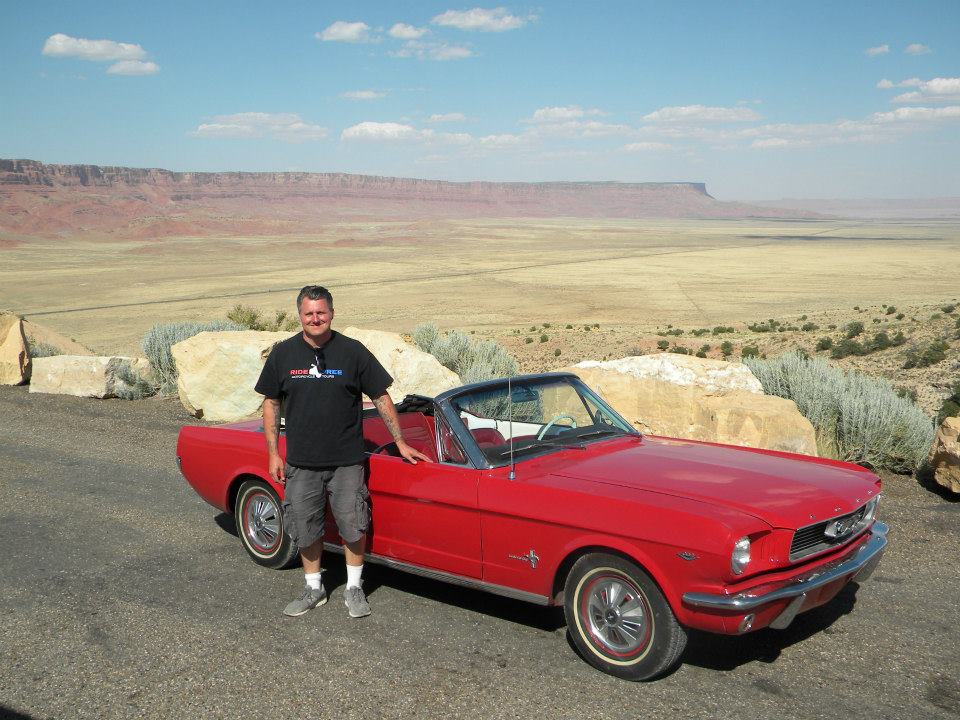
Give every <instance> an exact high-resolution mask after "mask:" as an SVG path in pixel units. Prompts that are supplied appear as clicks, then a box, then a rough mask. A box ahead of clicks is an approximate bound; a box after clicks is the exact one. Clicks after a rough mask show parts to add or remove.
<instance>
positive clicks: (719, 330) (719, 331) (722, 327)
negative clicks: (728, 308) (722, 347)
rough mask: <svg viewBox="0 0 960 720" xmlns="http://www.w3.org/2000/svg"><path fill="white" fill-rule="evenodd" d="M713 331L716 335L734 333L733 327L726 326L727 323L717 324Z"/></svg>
mask: <svg viewBox="0 0 960 720" xmlns="http://www.w3.org/2000/svg"><path fill="white" fill-rule="evenodd" d="M712 332H713V334H714V335H723V334H724V333H732V332H733V328H732V327H728V326H725V325H717V326H716V327H715V328H714V329H713V330H712Z"/></svg>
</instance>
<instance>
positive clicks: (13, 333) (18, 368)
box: [0, 313, 30, 385]
mask: <svg viewBox="0 0 960 720" xmlns="http://www.w3.org/2000/svg"><path fill="white" fill-rule="evenodd" d="M29 377H30V355H29V353H28V351H27V338H26V337H25V336H24V334H23V320H22V319H21V318H20V317H19V316H18V315H14V314H12V313H0V385H20V384H21V383H23V382H25V381H26V380H28V379H29Z"/></svg>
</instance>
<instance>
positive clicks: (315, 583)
mask: <svg viewBox="0 0 960 720" xmlns="http://www.w3.org/2000/svg"><path fill="white" fill-rule="evenodd" d="M322 574H323V573H322V572H315V573H304V574H303V579H304V580H306V581H307V587H308V588H311V589H312V590H319V589H320V576H321V575H322Z"/></svg>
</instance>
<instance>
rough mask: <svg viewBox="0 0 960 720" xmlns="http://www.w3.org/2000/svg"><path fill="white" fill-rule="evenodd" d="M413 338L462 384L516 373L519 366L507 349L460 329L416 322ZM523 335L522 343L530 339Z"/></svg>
mask: <svg viewBox="0 0 960 720" xmlns="http://www.w3.org/2000/svg"><path fill="white" fill-rule="evenodd" d="M413 341H414V343H416V345H417V347H419V348H420V349H421V350H423V351H424V352H428V353H430V354H431V355H433V356H434V357H435V358H437V360H438V361H439V362H440V364H441V365H443V366H444V367H447V368H449V369H451V370H453V371H454V372H455V373H456V374H457V375H459V376H460V380H462V381H463V382H464V383H473V382H480V381H481V380H490V379H492V378H500V377H508V376H510V375H516V374H517V372H518V370H519V366H518V365H517V361H516V360H515V359H514V357H513V356H512V355H511V354H510V353H509V352H507V350H506V349H505V348H504V347H503V346H502V345H500V344H499V343H496V342H494V341H492V340H476V339H473V338H471V337H470V336H469V335H467V334H466V333H463V332H461V331H460V330H453V331H451V332H448V333H447V334H445V335H444V334H442V333H441V332H440V331H439V330H438V329H437V327H436V325H432V324H425V325H417V327H415V328H414V329H413ZM532 341H533V339H532V338H529V337H528V338H526V342H528V343H529V342H532Z"/></svg>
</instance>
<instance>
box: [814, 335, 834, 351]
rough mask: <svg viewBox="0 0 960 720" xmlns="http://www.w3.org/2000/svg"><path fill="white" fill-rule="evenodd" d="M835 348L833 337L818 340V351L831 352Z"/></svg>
mask: <svg viewBox="0 0 960 720" xmlns="http://www.w3.org/2000/svg"><path fill="white" fill-rule="evenodd" d="M832 347H833V338H832V337H822V338H820V339H819V340H817V350H829V349H830V348H832Z"/></svg>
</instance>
